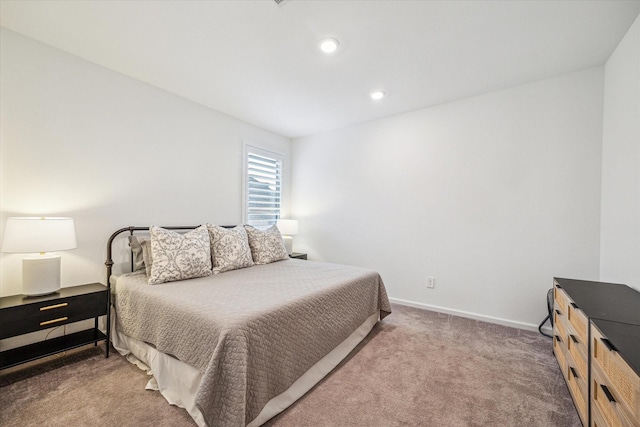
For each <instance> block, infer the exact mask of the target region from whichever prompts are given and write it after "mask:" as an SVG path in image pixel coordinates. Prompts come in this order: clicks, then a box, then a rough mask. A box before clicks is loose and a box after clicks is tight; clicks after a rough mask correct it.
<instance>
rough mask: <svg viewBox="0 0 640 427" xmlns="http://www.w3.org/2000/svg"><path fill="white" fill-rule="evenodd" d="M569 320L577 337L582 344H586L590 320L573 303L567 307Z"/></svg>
mask: <svg viewBox="0 0 640 427" xmlns="http://www.w3.org/2000/svg"><path fill="white" fill-rule="evenodd" d="M567 320H568V321H569V324H570V325H571V327H572V328H573V330H574V331H575V333H576V335H577V337H578V338H580V342H583V343H586V342H587V328H588V325H589V319H587V316H585V314H584V313H583V312H582V310H580V309H579V308H578V306H576V305H575V304H574V303H573V302H569V305H568V306H567Z"/></svg>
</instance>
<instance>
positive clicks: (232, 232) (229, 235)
mask: <svg viewBox="0 0 640 427" xmlns="http://www.w3.org/2000/svg"><path fill="white" fill-rule="evenodd" d="M207 229H208V230H209V238H210V239H211V255H212V257H213V274H218V273H222V272H224V271H230V270H235V269H237V268H244V267H251V266H252V265H253V258H251V248H250V247H249V240H248V237H247V232H246V230H245V229H244V227H243V226H241V225H239V226H237V227H234V228H231V229H229V228H223V227H220V226H218V225H211V224H207Z"/></svg>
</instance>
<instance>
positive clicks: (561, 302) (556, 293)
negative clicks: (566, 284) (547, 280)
mask: <svg viewBox="0 0 640 427" xmlns="http://www.w3.org/2000/svg"><path fill="white" fill-rule="evenodd" d="M553 300H554V301H553V308H554V309H555V310H559V311H560V313H561V314H566V313H567V305H568V304H569V297H568V295H567V293H566V292H565V291H564V290H563V289H562V288H560V287H558V284H557V283H555V282H554V287H553Z"/></svg>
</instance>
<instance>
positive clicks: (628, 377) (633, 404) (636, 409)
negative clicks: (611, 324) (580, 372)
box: [591, 326, 640, 425]
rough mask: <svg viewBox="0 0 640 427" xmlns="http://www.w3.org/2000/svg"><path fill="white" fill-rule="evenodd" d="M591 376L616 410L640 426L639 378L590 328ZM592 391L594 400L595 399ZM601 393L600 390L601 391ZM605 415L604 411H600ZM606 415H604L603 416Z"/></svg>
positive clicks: (614, 350) (595, 331)
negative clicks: (601, 386) (614, 405)
mask: <svg viewBox="0 0 640 427" xmlns="http://www.w3.org/2000/svg"><path fill="white" fill-rule="evenodd" d="M591 339H592V343H591V345H592V347H591V354H592V374H596V375H594V377H595V378H597V379H598V380H599V381H600V385H604V386H605V387H606V388H607V389H608V390H609V391H610V393H611V395H612V396H613V397H614V398H615V400H616V402H617V403H616V408H618V407H619V408H621V409H620V410H621V411H622V412H624V413H626V414H627V415H628V417H629V418H630V419H635V420H636V422H637V425H640V377H639V376H638V374H637V373H636V372H635V371H634V370H633V369H631V368H630V367H629V365H628V364H627V363H626V362H625V360H624V359H623V358H622V357H621V356H620V354H619V353H618V351H617V350H616V349H615V348H614V347H613V345H612V344H611V343H610V342H609V340H608V339H607V338H606V337H604V336H603V335H602V334H601V333H600V331H599V330H598V329H597V328H596V327H593V326H592V328H591ZM595 391H596V390H594V398H595ZM601 392H602V390H601ZM602 412H603V414H605V411H604V410H603V411H602ZM605 415H606V414H605Z"/></svg>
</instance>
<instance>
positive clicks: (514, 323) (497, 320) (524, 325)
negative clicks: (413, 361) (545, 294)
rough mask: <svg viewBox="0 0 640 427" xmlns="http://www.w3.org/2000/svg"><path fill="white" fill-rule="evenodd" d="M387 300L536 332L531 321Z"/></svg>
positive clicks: (547, 330)
mask: <svg viewBox="0 0 640 427" xmlns="http://www.w3.org/2000/svg"><path fill="white" fill-rule="evenodd" d="M389 301H391V302H392V303H395V304H400V305H406V306H408V307H414V308H420V309H422V310H428V311H435V312H438V313H444V314H452V315H454V316H460V317H466V318H468V319H474V320H481V321H483V322H489V323H495V324H498V325H503V326H510V327H512V328H518V329H524V330H527V331H533V332H538V325H534V324H533V323H526V322H518V321H516V320H508V319H502V318H499V317H493V316H486V315H483V314H478V313H471V312H468V311H462V310H455V309H452V308H446V307H440V306H437V305H430V304H423V303H420V302H413V301H408V300H404V299H400V298H389ZM542 330H543V331H545V332H546V333H548V334H551V328H550V327H548V326H544V327H543V328H542Z"/></svg>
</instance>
